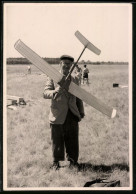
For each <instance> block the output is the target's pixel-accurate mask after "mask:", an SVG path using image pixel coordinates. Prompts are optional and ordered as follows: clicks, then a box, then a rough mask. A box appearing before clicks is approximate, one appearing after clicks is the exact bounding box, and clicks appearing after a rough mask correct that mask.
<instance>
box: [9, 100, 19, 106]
mask: <svg viewBox="0 0 136 194" xmlns="http://www.w3.org/2000/svg"><path fill="white" fill-rule="evenodd" d="M11 105H17V100H14V99H12V100H10V99H7V106H11Z"/></svg>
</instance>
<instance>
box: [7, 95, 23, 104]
mask: <svg viewBox="0 0 136 194" xmlns="http://www.w3.org/2000/svg"><path fill="white" fill-rule="evenodd" d="M7 100H13V101H15V100H16V103H17V104H19V105H26V102H25V100H24V99H23V98H22V97H18V96H11V95H7Z"/></svg>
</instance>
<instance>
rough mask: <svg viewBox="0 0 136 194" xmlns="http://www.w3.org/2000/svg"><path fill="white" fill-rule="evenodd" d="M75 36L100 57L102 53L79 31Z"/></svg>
mask: <svg viewBox="0 0 136 194" xmlns="http://www.w3.org/2000/svg"><path fill="white" fill-rule="evenodd" d="M75 36H76V37H77V38H78V39H79V41H80V42H81V43H82V44H83V45H84V46H85V47H86V48H88V49H89V50H91V51H92V52H94V53H95V54H97V55H100V53H101V51H100V49H98V48H97V47H95V46H94V45H93V44H92V43H91V42H89V41H88V40H87V39H86V38H85V37H84V36H83V35H82V34H81V33H80V32H79V31H76V32H75Z"/></svg>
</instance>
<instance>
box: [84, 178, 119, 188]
mask: <svg viewBox="0 0 136 194" xmlns="http://www.w3.org/2000/svg"><path fill="white" fill-rule="evenodd" d="M84 187H120V180H107V179H96V180H93V181H90V182H86V183H85V185H84Z"/></svg>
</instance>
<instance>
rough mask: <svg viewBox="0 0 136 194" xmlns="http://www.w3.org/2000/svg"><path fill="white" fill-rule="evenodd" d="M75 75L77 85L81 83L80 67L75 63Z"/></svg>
mask: <svg viewBox="0 0 136 194" xmlns="http://www.w3.org/2000/svg"><path fill="white" fill-rule="evenodd" d="M75 73H76V76H77V77H78V80H79V81H78V82H79V85H81V79H82V69H81V68H80V67H79V66H78V65H77V66H76V71H75Z"/></svg>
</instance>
